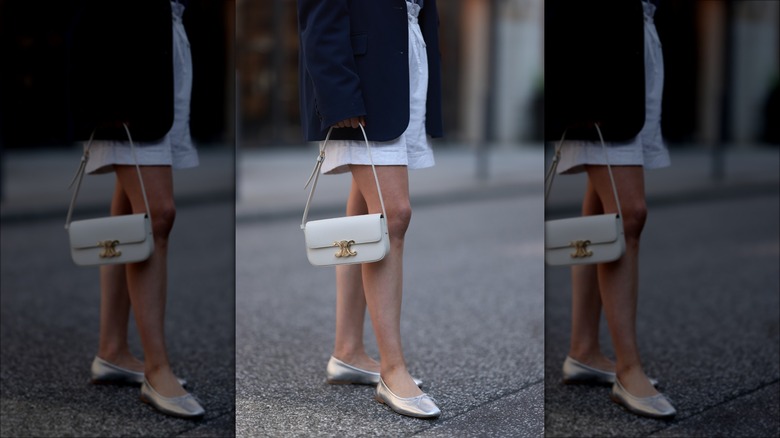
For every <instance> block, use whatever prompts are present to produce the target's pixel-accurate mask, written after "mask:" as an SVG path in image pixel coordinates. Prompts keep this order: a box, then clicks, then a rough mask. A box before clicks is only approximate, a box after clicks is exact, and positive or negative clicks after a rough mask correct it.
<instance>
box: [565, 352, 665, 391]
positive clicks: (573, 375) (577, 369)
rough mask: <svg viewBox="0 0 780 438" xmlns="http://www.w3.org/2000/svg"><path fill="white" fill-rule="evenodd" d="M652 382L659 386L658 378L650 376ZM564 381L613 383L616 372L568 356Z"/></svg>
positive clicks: (596, 383)
mask: <svg viewBox="0 0 780 438" xmlns="http://www.w3.org/2000/svg"><path fill="white" fill-rule="evenodd" d="M648 380H650V384H651V385H653V386H658V380H656V379H653V378H652V377H648ZM563 383H566V384H574V383H590V384H594V385H612V384H614V383H615V373H614V372H612V371H604V370H600V369H598V368H593V367H590V366H588V365H585V364H584V363H582V362H580V361H578V360H576V359H573V358H572V357H571V356H566V360H564V361H563Z"/></svg>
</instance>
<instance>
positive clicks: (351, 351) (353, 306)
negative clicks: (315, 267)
mask: <svg viewBox="0 0 780 438" xmlns="http://www.w3.org/2000/svg"><path fill="white" fill-rule="evenodd" d="M367 213H368V207H367V206H366V201H365V199H363V195H362V194H361V193H360V190H358V187H357V183H356V182H355V180H354V179H353V180H352V188H351V189H350V192H349V199H348V200H347V216H357V215H361V214H367ZM361 271H362V270H361V267H360V265H358V264H356V265H341V266H337V267H336V343H335V346H334V348H333V356H334V357H335V358H336V359H339V360H341V361H343V362H346V363H348V364H350V365H354V366H356V367H358V368H362V369H364V370H369V371H374V372H379V363H378V362H377V361H375V360H374V359H372V358H371V357H369V356H368V354H366V350H365V346H364V344H363V324H364V323H365V315H366V296H365V293H364V292H363V274H362V272H361Z"/></svg>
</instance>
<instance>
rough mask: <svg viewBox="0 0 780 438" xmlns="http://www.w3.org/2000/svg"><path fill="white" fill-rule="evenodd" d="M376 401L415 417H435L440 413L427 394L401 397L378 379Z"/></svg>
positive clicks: (400, 412) (402, 413)
mask: <svg viewBox="0 0 780 438" xmlns="http://www.w3.org/2000/svg"><path fill="white" fill-rule="evenodd" d="M376 401H378V402H379V403H382V404H386V405H387V406H389V407H390V409H392V410H394V411H395V412H397V413H399V414H401V415H406V416H409V417H415V418H437V417H438V416H440V415H441V411H440V410H439V407H438V406H436V402H434V401H433V399H432V398H431V397H430V396H429V395H428V394H422V395H418V396H417V397H408V398H401V397H398V396H397V395H395V394H393V391H390V388H388V387H387V385H385V381H384V380H382V379H381V378H380V379H379V384H378V385H377V386H376Z"/></svg>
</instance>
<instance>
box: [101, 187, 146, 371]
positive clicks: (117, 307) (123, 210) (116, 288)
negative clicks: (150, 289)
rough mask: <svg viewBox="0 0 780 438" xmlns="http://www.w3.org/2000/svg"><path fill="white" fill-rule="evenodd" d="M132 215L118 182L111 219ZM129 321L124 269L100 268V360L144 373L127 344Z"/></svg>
mask: <svg viewBox="0 0 780 438" xmlns="http://www.w3.org/2000/svg"><path fill="white" fill-rule="evenodd" d="M132 211H133V209H132V206H131V205H130V200H129V199H128V198H127V195H126V194H125V192H124V190H123V189H122V185H121V184H120V183H119V180H118V179H117V183H116V187H115V188H114V197H113V199H112V201H111V215H112V216H119V215H125V214H131V213H132ZM129 319H130V295H129V292H128V290H127V277H126V276H125V266H124V265H104V266H101V267H100V342H99V345H98V357H100V358H101V359H104V360H107V361H108V362H111V363H113V364H115V365H119V366H120V367H123V368H127V369H130V370H133V371H138V372H143V370H144V364H143V362H141V361H140V360H138V359H137V358H135V357H134V356H133V355H132V354H131V353H130V347H129V346H128V344H127V324H128V321H129Z"/></svg>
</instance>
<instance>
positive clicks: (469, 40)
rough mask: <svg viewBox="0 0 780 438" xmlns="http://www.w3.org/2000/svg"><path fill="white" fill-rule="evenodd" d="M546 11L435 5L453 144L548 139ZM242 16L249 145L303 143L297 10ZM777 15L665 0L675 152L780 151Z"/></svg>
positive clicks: (516, 0)
mask: <svg viewBox="0 0 780 438" xmlns="http://www.w3.org/2000/svg"><path fill="white" fill-rule="evenodd" d="M546 1H548V2H549V1H560V0H546ZM544 4H545V0H440V1H439V2H438V6H439V15H440V23H441V24H440V29H439V32H440V36H441V52H442V70H443V71H442V78H443V87H444V93H443V94H444V98H443V99H444V102H443V105H444V121H445V130H446V137H447V140H448V141H452V142H460V143H473V142H480V141H485V140H487V141H491V142H499V143H514V142H527V141H540V140H541V135H542V126H543V123H544V121H543V117H542V113H543V95H544V49H543V48H544V29H543V18H544ZM236 8H237V23H236V32H237V33H236V35H237V45H236V48H237V54H236V56H237V60H236V68H237V77H238V78H239V79H238V85H237V92H238V97H237V98H238V99H239V102H238V104H237V105H238V112H239V115H238V117H239V135H240V136H241V137H242V140H243V141H242V144H243V145H245V146H249V147H252V146H274V145H284V144H301V143H302V140H301V138H302V136H301V134H300V128H299V113H298V92H297V76H298V70H297V68H298V67H297V64H298V40H297V38H298V37H297V22H296V1H295V0H269V1H263V2H259V1H254V0H238V2H237V6H236ZM778 17H780V2H777V1H764V0H739V1H736V0H694V1H691V0H663V1H662V2H661V7H660V8H659V11H658V13H657V15H656V25H657V27H658V31H659V34H660V37H661V41H662V44H663V50H664V57H665V63H666V88H665V95H664V110H663V111H664V112H663V128H664V134H665V136H666V137H667V139H668V140H669V141H670V143H672V144H674V143H705V144H707V143H712V142H715V141H725V142H730V143H740V144H746V143H762V142H763V143H772V142H773V137H772V135H771V132H773V129H774V132H776V130H777V128H776V127H775V126H774V125H776V124H773V123H771V122H770V121H771V120H773V117H774V120H778V117H780V115H777V113H776V111H777V109H776V105H777V103H776V100H777V89H778V82H780V79H778V78H779V77H780V73H779V72H780V69H779V68H778V55H777V54H778V51H779V50H780V37H778V35H779V33H778V27H779V24H778V20H779V18H778ZM548 31H550V30H548ZM560 31H564V32H565V29H563V30H560ZM773 99H774V100H773ZM773 102H774V103H773ZM773 105H774V106H773ZM773 108H774V109H773ZM773 111H774V112H773ZM775 135H776V134H775Z"/></svg>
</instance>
